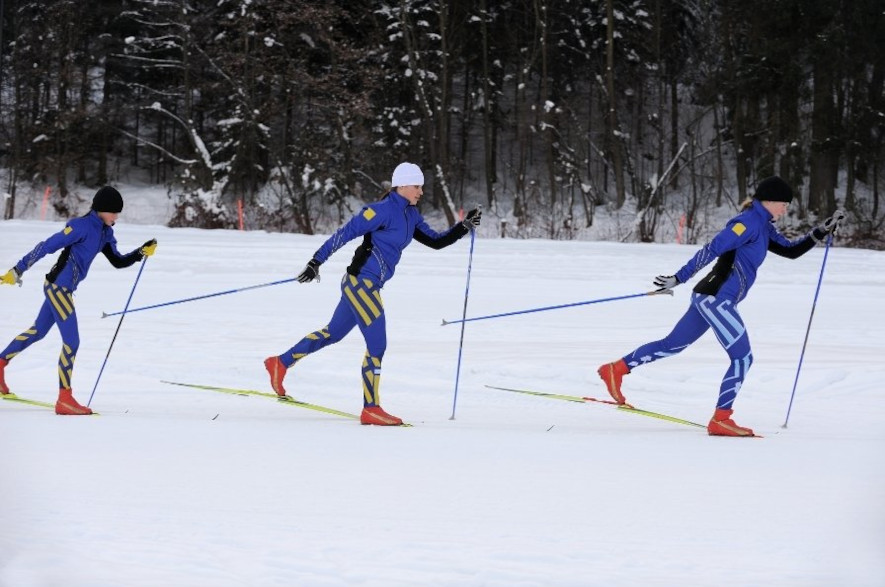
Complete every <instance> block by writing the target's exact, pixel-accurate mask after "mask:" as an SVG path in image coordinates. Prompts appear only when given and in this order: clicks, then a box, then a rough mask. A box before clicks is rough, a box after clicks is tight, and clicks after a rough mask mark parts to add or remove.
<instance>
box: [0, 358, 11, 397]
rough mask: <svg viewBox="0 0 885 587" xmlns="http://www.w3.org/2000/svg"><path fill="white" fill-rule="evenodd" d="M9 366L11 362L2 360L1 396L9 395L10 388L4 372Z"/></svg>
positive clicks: (0, 361)
mask: <svg viewBox="0 0 885 587" xmlns="http://www.w3.org/2000/svg"><path fill="white" fill-rule="evenodd" d="M8 364H9V361H7V360H6V359H0V395H6V394H8V393H9V386H8V385H6V380H5V379H4V378H3V371H4V369H6V365H8Z"/></svg>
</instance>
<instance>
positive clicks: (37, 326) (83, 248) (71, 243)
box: [0, 211, 142, 389]
mask: <svg viewBox="0 0 885 587" xmlns="http://www.w3.org/2000/svg"><path fill="white" fill-rule="evenodd" d="M59 249H64V250H63V251H62V253H61V255H59V257H58V261H56V263H55V265H54V266H53V268H52V270H50V272H49V273H47V274H46V281H45V282H44V283H43V293H44V295H45V297H46V299H45V301H44V302H43V306H42V307H41V308H40V312H39V313H38V314H37V319H36V320H35V321H34V324H33V326H31V327H30V328H29V329H27V330H25V331H24V332H22V333H21V334H19V335H18V336H16V337H15V339H14V340H13V341H12V342H11V343H9V345H8V346H7V347H6V348H5V349H3V351H2V352H0V358H2V359H6V360H7V361H8V360H11V359H12V358H13V357H15V356H16V355H17V354H19V353H20V352H22V351H23V350H25V349H26V348H28V347H29V346H31V345H32V344H34V343H35V342H37V341H38V340H40V339H42V338H43V337H44V336H46V334H47V333H48V332H49V330H50V329H51V328H52V326H53V324H55V325H57V326H58V331H59V333H60V334H61V340H62V349H61V354H60V355H59V358H58V385H59V388H67V389H70V387H71V376H72V374H73V370H74V360H75V359H76V356H77V349H78V348H79V347H80V333H79V329H78V327H77V312H76V310H75V309H74V291H75V290H76V289H77V286H78V285H79V284H80V282H82V281H83V280H84V279H86V274H87V273H88V272H89V267H90V266H91V265H92V261H93V260H94V259H95V257H96V256H97V255H98V254H99V253H103V254H104V256H105V257H107V259H108V261H110V262H111V264H112V265H113V266H114V267H117V268H118V269H119V268H123V267H129V266H130V265H132V264H134V263H136V262H138V261H140V260H141V258H142V254H141V247H139V248H138V249H136V250H134V251H132V252H131V253H129V254H127V255H121V254H120V252H119V251H118V250H117V239H116V238H115V237H114V229H113V228H111V227H110V226H107V225H105V223H104V221H103V220H102V219H101V218H99V216H98V213H97V212H95V211H90V212H89V213H88V214H86V215H85V216H81V217H79V218H74V219H72V220H70V221H68V223H67V224H66V225H65V227H64V228H63V229H62V230H61V231H60V232H57V233H56V234H54V235H52V236H50V237H49V238H48V239H46V240H45V241H42V242H40V243H38V244H37V246H36V247H34V249H33V250H32V251H30V252H29V253H28V254H26V255H25V256H24V257H22V258H21V260H19V262H18V263H16V264H15V269H16V270H17V271H18V272H19V274H22V273H24V272H25V271H27V270H28V269H30V268H31V267H32V266H33V265H34V264H36V263H37V261H39V260H40V259H42V258H43V257H45V256H46V255H50V254H52V253H54V252H56V251H58V250H59Z"/></svg>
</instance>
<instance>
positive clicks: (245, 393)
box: [161, 381, 411, 427]
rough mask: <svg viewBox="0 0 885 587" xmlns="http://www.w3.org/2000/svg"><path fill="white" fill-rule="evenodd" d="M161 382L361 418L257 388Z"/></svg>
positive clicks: (405, 425)
mask: <svg viewBox="0 0 885 587" xmlns="http://www.w3.org/2000/svg"><path fill="white" fill-rule="evenodd" d="M161 383H168V384H169V385H180V386H182V387H191V388H193V389H205V390H207V391H217V392H218V393H227V394H231V395H243V396H249V395H254V396H258V397H266V398H268V399H273V400H276V401H277V402H278V403H281V404H286V405H289V406H295V407H298V408H304V409H307V410H314V411H316V412H323V413H324V414H331V415H333V416H341V417H342V418H350V419H351V420H359V419H360V417H359V416H358V415H356V414H351V413H350V412H342V411H341V410H336V409H335V408H327V407H326V406H321V405H318V404H312V403H309V402H303V401H301V400H297V399H295V398H293V397H290V396H288V395H286V396H279V395H277V394H275V393H271V392H267V391H258V390H255V389H238V388H235V387H217V386H214V385H198V384H196V383H180V382H176V381H161ZM401 426H404V427H410V426H411V424H406V423H405V422H403V424H402V425H401Z"/></svg>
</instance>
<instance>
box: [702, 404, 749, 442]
mask: <svg viewBox="0 0 885 587" xmlns="http://www.w3.org/2000/svg"><path fill="white" fill-rule="evenodd" d="M733 411H734V410H724V409H722V408H716V412H715V413H714V414H713V418H712V419H711V420H710V423H709V424H707V433H708V434H709V435H710V436H755V434H753V431H752V430H750V429H749V428H744V427H743V426H738V425H737V424H735V423H734V420H732V419H731V413H732V412H733Z"/></svg>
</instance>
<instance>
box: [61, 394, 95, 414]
mask: <svg viewBox="0 0 885 587" xmlns="http://www.w3.org/2000/svg"><path fill="white" fill-rule="evenodd" d="M55 413H56V414H58V415H60V416H88V415H89V414H91V413H92V410H90V409H89V408H87V407H86V406H81V405H80V404H79V403H77V400H75V399H74V396H73V392H72V391H71V390H70V389H68V388H64V387H62V388H61V389H59V390H58V401H57V402H55Z"/></svg>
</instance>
